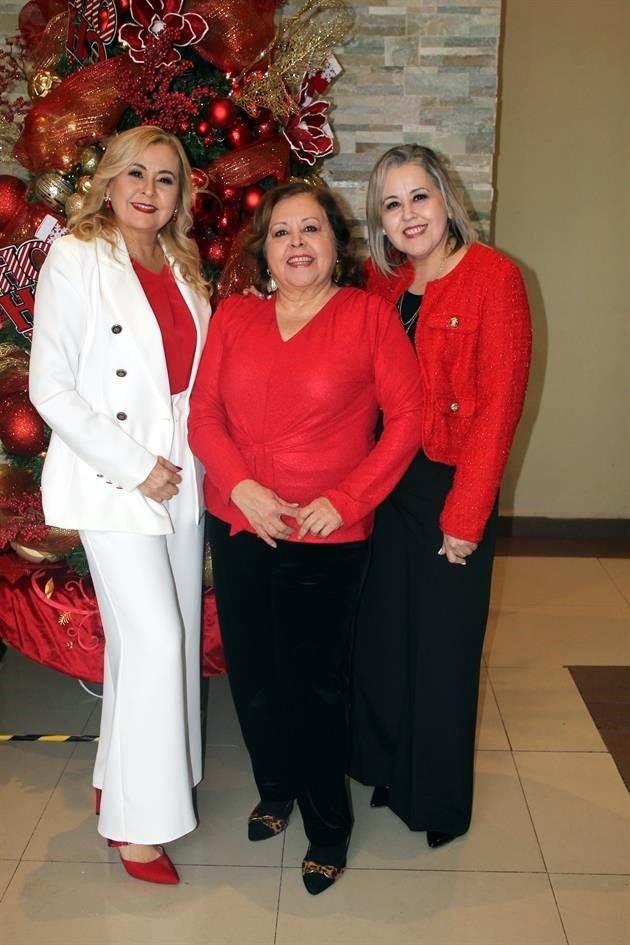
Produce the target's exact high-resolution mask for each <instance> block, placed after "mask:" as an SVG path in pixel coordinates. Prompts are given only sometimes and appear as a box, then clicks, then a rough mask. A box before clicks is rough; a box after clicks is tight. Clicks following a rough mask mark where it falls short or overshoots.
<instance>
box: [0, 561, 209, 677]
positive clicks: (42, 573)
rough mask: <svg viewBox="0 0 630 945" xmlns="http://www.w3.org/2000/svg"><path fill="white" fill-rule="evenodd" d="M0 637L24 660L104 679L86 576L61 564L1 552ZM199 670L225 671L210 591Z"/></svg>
mask: <svg viewBox="0 0 630 945" xmlns="http://www.w3.org/2000/svg"><path fill="white" fill-rule="evenodd" d="M0 637H2V639H3V640H4V641H5V642H6V643H8V644H9V645H10V646H12V647H14V648H15V649H16V650H19V652H20V653H22V654H23V655H24V656H27V657H28V658H29V659H32V660H35V662H37V663H41V664H42V666H49V667H50V668H51V669H56V670H59V672H61V673H67V674H68V675H69V676H75V677H76V678H78V679H85V680H87V681H89V682H102V680H103V651H104V648H105V639H104V637H103V628H102V627H101V620H100V616H99V612H98V606H97V604H96V599H95V597H94V590H93V588H92V583H91V581H90V579H89V578H81V577H78V576H77V575H76V574H75V573H74V572H72V571H69V570H68V568H67V567H66V566H65V565H64V564H44V565H33V564H28V563H27V562H26V561H23V560H22V559H21V558H18V557H17V555H15V554H14V553H13V552H6V553H3V554H0ZM202 672H203V675H204V676H219V675H221V674H222V673H224V672H225V661H224V659H223V647H222V645H221V633H220V630H219V621H218V619H217V610H216V604H215V599H214V592H213V591H212V590H206V591H205V592H204V595H203V643H202Z"/></svg>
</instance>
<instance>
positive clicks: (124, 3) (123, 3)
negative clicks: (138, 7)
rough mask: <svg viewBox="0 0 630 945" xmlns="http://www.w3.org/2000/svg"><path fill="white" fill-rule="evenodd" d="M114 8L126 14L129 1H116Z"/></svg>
mask: <svg viewBox="0 0 630 945" xmlns="http://www.w3.org/2000/svg"><path fill="white" fill-rule="evenodd" d="M116 6H117V7H118V9H119V10H120V12H121V13H126V12H127V10H128V9H129V0H116Z"/></svg>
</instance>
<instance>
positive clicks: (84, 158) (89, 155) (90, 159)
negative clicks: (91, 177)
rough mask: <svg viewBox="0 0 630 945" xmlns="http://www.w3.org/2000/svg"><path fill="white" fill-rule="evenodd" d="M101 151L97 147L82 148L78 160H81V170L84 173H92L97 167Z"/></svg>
mask: <svg viewBox="0 0 630 945" xmlns="http://www.w3.org/2000/svg"><path fill="white" fill-rule="evenodd" d="M102 156H103V155H102V152H101V151H100V150H99V148H84V150H83V151H81V156H80V161H81V170H82V171H83V173H84V174H93V173H94V171H95V170H96V168H97V167H98V165H99V163H100V160H101V157H102Z"/></svg>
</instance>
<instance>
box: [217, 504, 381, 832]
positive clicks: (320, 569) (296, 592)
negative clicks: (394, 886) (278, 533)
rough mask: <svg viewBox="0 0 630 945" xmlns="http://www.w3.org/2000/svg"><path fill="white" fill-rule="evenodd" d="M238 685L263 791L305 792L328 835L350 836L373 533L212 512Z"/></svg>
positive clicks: (225, 627) (236, 694)
mask: <svg viewBox="0 0 630 945" xmlns="http://www.w3.org/2000/svg"><path fill="white" fill-rule="evenodd" d="M209 537H210V545H211V548H212V561H213V571H214V582H215V590H216V595H217V609H218V614H219V622H220V624H221V633H222V637H223V644H224V648H225V657H226V664H227V668H228V675H229V679H230V686H231V689H232V696H233V698H234V704H235V706H236V711H237V714H238V718H239V722H240V725H241V729H242V732H243V737H244V740H245V744H246V746H247V749H248V751H249V754H250V756H251V760H252V767H253V771H254V778H255V780H256V784H257V786H258V790H259V792H260V797H261V799H262V800H267V801H279V800H289V799H290V798H295V799H297V802H298V804H299V807H300V811H301V813H302V817H303V820H304V827H305V830H306V835H307V837H308V839H309V840H310V841H311V843H313V844H316V845H317V846H334V845H337V844H339V843H343V842H344V841H345V840H347V838H348V837H349V836H350V832H351V829H352V812H351V806H350V799H349V795H348V787H347V782H346V764H347V753H348V702H349V678H348V669H349V655H350V646H351V632H352V627H353V621H354V617H355V613H356V606H357V601H358V597H359V592H360V588H361V584H362V582H363V578H364V574H365V566H366V559H367V544H368V543H367V542H365V541H362V542H348V543H341V544H329V545H323V544H309V543H297V542H287V541H281V542H278V548H277V549H273V548H270V547H269V546H268V545H266V544H265V543H264V542H263V541H261V540H260V539H259V538H257V537H256V536H255V535H252V534H250V533H248V532H240V533H238V534H237V535H234V536H233V537H230V536H229V526H228V525H226V523H225V522H223V521H221V520H220V519H217V518H215V517H213V516H210V521H209Z"/></svg>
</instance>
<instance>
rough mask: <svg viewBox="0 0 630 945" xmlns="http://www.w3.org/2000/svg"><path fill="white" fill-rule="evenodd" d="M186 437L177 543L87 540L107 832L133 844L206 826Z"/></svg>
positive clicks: (121, 536)
mask: <svg viewBox="0 0 630 945" xmlns="http://www.w3.org/2000/svg"><path fill="white" fill-rule="evenodd" d="M176 399H177V398H174V402H175V401H176ZM174 412H175V411H174ZM182 420H183V418H182ZM183 437H185V423H183V428H182V431H181V436H180V437H178V438H176V439H177V440H178V441H179V442H178V444H177V445H176V447H175V448H174V450H173V453H172V456H171V457H170V458H172V460H173V462H177V463H178V465H182V466H183V467H184V468H183V471H182V483H181V485H180V491H179V494H178V495H177V496H176V497H175V498H174V499H172V500H170V502H169V504H168V508H169V513H170V515H171V520H172V522H173V526H174V529H175V531H174V533H173V534H171V535H140V534H131V533H126V532H125V533H123V532H96V531H81V533H80V534H81V540H82V542H83V545H84V548H85V552H86V555H87V559H88V563H89V566H90V572H91V575H92V580H93V582H94V589H95V592H96V598H97V601H98V605H99V610H100V614H101V620H102V623H103V630H104V633H105V672H104V681H103V706H102V716H101V730H100V739H99V745H98V751H97V755H96V763H95V767H94V786H95V787H98V788H101V789H102V791H103V794H102V799H101V816H100V820H99V826H98V830H99V833H100V834H102V836H104V837H109V838H110V839H112V840H126V841H127V842H129V843H143V844H158V843H167V842H168V841H170V840H174V839H176V838H177V837H181V836H183V835H184V834H186V833H189V832H190V831H191V830H194V828H195V827H196V824H197V821H196V817H195V813H194V810H193V804H192V788H193V785H195V784H197V783H198V782H199V781H200V780H201V732H200V706H199V689H200V664H201V658H200V627H201V567H202V564H201V562H202V552H203V519H202V521H201V522H198V521H197V518H198V514H199V513H198V508H197V492H196V485H195V481H194V475H193V467H192V457H191V456H190V454H188V455H186V449H185V447H183V445H182V444H183V443H184V442H185V440H184V439H182V438H183Z"/></svg>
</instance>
